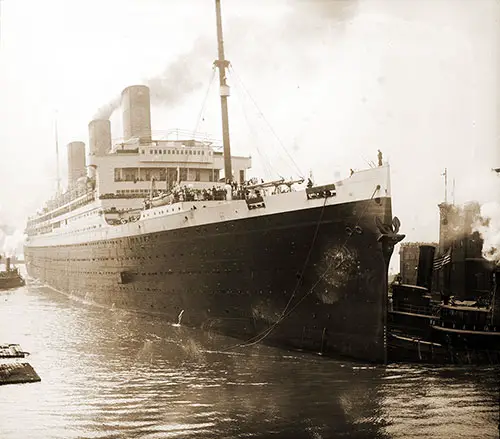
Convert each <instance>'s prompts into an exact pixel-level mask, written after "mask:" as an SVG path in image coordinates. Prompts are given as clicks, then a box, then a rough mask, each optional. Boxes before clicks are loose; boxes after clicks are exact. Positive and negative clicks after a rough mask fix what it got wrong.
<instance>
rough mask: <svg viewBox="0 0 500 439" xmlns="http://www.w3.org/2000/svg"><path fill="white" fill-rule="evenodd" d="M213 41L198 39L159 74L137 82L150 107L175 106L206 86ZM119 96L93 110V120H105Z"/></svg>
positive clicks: (115, 105)
mask: <svg viewBox="0 0 500 439" xmlns="http://www.w3.org/2000/svg"><path fill="white" fill-rule="evenodd" d="M211 40H213V38H211V39H210V38H208V37H200V38H198V39H197V40H196V41H195V42H194V44H193V47H192V48H191V50H189V51H188V52H186V53H184V54H182V55H180V56H179V57H177V59H175V60H174V61H173V62H171V63H169V65H168V66H167V67H166V68H165V70H163V71H162V72H161V73H160V74H158V75H155V76H153V77H151V78H148V79H145V80H143V81H141V84H142V85H146V86H148V87H149V90H150V95H151V104H153V105H155V104H156V105H163V104H166V105H169V106H170V105H175V104H176V103H178V102H179V101H180V100H181V99H182V98H183V97H185V96H186V95H188V94H189V93H191V92H193V91H195V90H196V89H198V88H199V87H201V86H203V85H205V83H206V76H207V74H206V72H207V69H206V68H205V67H206V65H207V63H208V62H210V61H211V60H212V59H215V53H216V52H215V51H214V44H213V41H211ZM120 104H121V95H119V96H116V97H114V98H113V99H111V100H110V101H109V102H108V103H107V104H105V105H103V106H102V107H100V108H99V109H98V110H97V113H96V114H95V115H94V117H93V119H109V118H110V117H111V115H112V114H113V112H114V111H115V110H117V109H118V108H119V107H120Z"/></svg>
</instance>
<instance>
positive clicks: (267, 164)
mask: <svg viewBox="0 0 500 439" xmlns="http://www.w3.org/2000/svg"><path fill="white" fill-rule="evenodd" d="M238 101H239V102H240V105H241V110H242V112H243V116H244V117H245V121H246V123H247V125H248V128H249V130H250V132H251V134H253V136H254V137H255V139H257V137H258V135H256V134H255V130H254V129H253V128H252V126H251V124H250V121H249V120H248V116H247V113H246V111H245V108H244V106H243V99H241V100H238ZM258 145H259V142H258V141H257V142H255V149H256V150H257V154H259V157H260V159H261V161H262V167H263V168H264V176H265V177H266V178H269V179H270V180H272V176H273V166H272V163H271V160H269V159H268V157H267V156H266V155H264V154H263V153H262V152H261V150H260V148H259V146H258ZM274 173H276V172H274Z"/></svg>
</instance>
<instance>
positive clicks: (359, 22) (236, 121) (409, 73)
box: [0, 0, 500, 241]
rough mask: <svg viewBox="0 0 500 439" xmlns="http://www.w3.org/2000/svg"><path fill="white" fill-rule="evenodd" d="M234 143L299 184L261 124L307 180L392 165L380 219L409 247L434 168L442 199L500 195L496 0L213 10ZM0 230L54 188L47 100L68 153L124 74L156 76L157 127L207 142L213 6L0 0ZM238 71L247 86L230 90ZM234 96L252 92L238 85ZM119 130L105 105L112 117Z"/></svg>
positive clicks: (434, 186)
mask: <svg viewBox="0 0 500 439" xmlns="http://www.w3.org/2000/svg"><path fill="white" fill-rule="evenodd" d="M222 7H223V17H224V27H225V41H226V55H227V58H228V59H229V60H230V61H231V62H232V65H233V67H234V71H235V73H236V75H237V76H229V84H230V85H231V87H232V97H231V99H230V129H231V134H232V144H233V149H234V150H235V152H237V153H246V154H251V155H252V157H253V161H254V169H255V173H257V174H259V175H264V176H265V177H270V176H276V175H285V176H296V175H297V172H296V171H295V168H294V166H293V165H292V164H291V161H290V160H289V159H288V158H287V155H286V154H285V153H284V151H283V148H282V147H281V145H280V142H278V141H277V140H276V139H275V137H274V136H273V135H272V133H271V131H270V130H269V128H268V126H267V124H266V122H264V121H263V120H262V118H261V116H260V112H259V111H257V110H256V109H255V107H253V104H252V99H253V100H255V101H256V102H257V104H258V107H259V110H260V111H262V113H263V114H264V116H265V118H266V121H267V122H269V124H270V125H271V126H272V128H273V130H274V131H275V132H276V133H277V135H278V136H279V138H280V139H281V142H282V143H283V145H285V147H286V148H287V151H288V152H289V153H290V154H291V155H292V156H293V158H294V160H295V162H296V163H297V164H298V165H299V167H300V169H301V170H302V172H303V173H304V174H306V173H308V172H309V170H311V169H312V171H313V175H314V177H315V178H316V180H318V181H327V180H328V179H333V178H334V174H335V173H336V172H340V173H341V175H342V176H345V175H347V174H348V171H349V169H350V168H355V169H360V168H363V167H366V166H367V163H366V160H373V161H375V158H376V152H377V149H379V148H380V149H381V150H382V151H383V153H384V157H385V158H386V159H388V160H389V161H390V164H391V165H392V189H393V212H394V214H395V215H397V216H399V217H400V219H401V222H402V227H401V229H402V232H403V233H406V234H407V240H410V241H413V240H436V239H437V230H438V213H437V206H436V205H437V204H438V203H439V202H440V201H442V200H443V197H444V184H443V177H442V176H441V173H442V172H443V169H444V168H445V167H447V168H448V172H449V176H450V179H449V180H450V192H451V186H452V184H451V181H452V178H455V179H456V200H457V202H464V201H468V200H470V199H479V201H481V202H485V201H489V200H498V199H499V191H498V187H499V185H500V181H498V179H497V180H495V179H494V178H493V175H492V174H491V172H490V169H491V168H492V167H493V166H498V165H500V154H497V153H498V152H499V150H500V142H499V140H498V133H499V126H498V125H499V124H498V121H499V120H500V118H499V113H498V98H499V96H500V92H499V90H498V84H499V78H500V71H499V66H500V62H499V59H498V56H499V54H498V52H499V50H500V47H499V46H500V35H499V29H500V2H497V1H495V0H473V1H472V0H427V1H426V0H419V1H417V0H358V1H349V2H343V1H341V0H265V1H260V0H251V1H250V0H226V1H223V2H222ZM1 8H2V14H1V43H0V63H1V68H0V120H1V123H0V145H1V146H0V148H1V154H2V155H1V161H0V175H1V177H2V178H1V182H2V184H1V187H0V223H2V222H3V223H8V224H11V225H13V226H15V227H17V228H20V229H22V228H23V227H24V222H25V218H26V216H27V215H28V214H31V213H33V211H34V210H35V209H36V208H38V207H40V205H41V204H42V202H43V200H44V199H45V198H47V197H48V196H49V195H50V194H51V191H52V190H53V189H54V187H55V155H54V151H55V147H54V119H55V111H56V110H57V119H58V125H59V144H60V151H61V160H60V162H61V169H62V170H63V172H64V174H65V164H66V156H65V152H66V151H65V145H66V144H67V143H68V142H70V141H72V140H83V141H85V142H86V143H87V124H88V122H89V121H90V120H91V119H92V117H94V115H95V114H96V112H97V111H98V109H99V108H100V107H102V106H103V105H105V104H106V103H107V102H110V101H112V100H113V99H114V98H115V97H116V96H118V95H119V94H120V92H121V90H122V89H123V88H124V87H126V86H128V85H132V84H136V83H148V84H150V85H151V86H152V88H153V89H152V95H153V96H152V97H153V100H154V101H155V105H154V107H153V109H152V111H153V116H152V123H153V130H154V131H157V132H158V133H161V132H164V131H166V130H168V129H170V128H184V129H191V130H192V129H194V128H195V127H196V126H197V125H198V128H199V129H200V130H201V131H207V132H210V134H212V135H213V136H214V137H216V138H220V137H221V135H220V122H219V119H220V116H219V114H220V113H219V102H218V99H217V87H216V84H215V83H213V84H212V87H211V89H210V90H211V92H210V93H209V95H208V101H207V105H206V108H205V112H204V114H203V116H204V117H203V118H202V121H201V123H199V124H197V121H198V116H199V114H200V110H201V109H202V103H203V100H204V96H205V95H206V93H207V89H208V86H209V83H210V78H211V68H212V61H213V60H214V59H215V58H216V34H215V16H214V2H213V1H212V0H189V1H182V2H181V1H178V0H85V1H79V0H44V1H40V0H3V1H2V2H1ZM239 80H241V82H242V83H243V85H244V87H242V86H241V85H240V82H239ZM245 90H247V91H248V92H249V93H250V95H251V97H252V99H250V98H249V97H248V95H246V94H245ZM112 123H113V136H114V137H115V138H120V137H121V136H122V134H121V122H120V114H119V112H115V113H114V115H113V116H112Z"/></svg>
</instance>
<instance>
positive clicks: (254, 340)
mask: <svg viewBox="0 0 500 439" xmlns="http://www.w3.org/2000/svg"><path fill="white" fill-rule="evenodd" d="M378 190H379V187H378V186H377V187H376V188H375V190H374V191H373V193H372V195H371V197H370V200H373V197H374V196H375V194H376V193H377V191H378ZM326 200H327V199H326V198H325V203H324V204H323V209H322V213H321V216H320V219H319V220H318V224H317V227H316V233H315V236H314V238H313V243H314V241H315V240H316V236H317V231H318V229H319V225H320V223H321V218H322V217H323V211H324V208H325V205H326ZM368 207H369V205H368V203H367V205H366V206H365V208H364V209H363V212H361V215H360V216H359V217H358V219H357V220H356V225H355V226H354V228H356V227H358V226H359V222H360V221H361V219H362V218H363V217H364V215H365V213H366V211H367V209H368ZM351 236H352V233H351V234H349V235H348V236H347V238H346V239H345V241H344V243H343V244H342V246H341V247H340V249H343V248H344V247H345V246H346V245H347V243H348V242H349V239H350V238H351ZM312 247H313V246H312V245H311V248H310V251H309V253H308V255H307V257H306V263H305V264H304V267H303V272H304V271H305V268H306V265H307V261H308V259H309V257H310V255H311V252H312ZM340 253H341V250H339V251H338V252H337V254H336V255H335V256H334V257H333V261H332V262H331V263H330V264H328V266H327V267H326V269H325V270H324V271H323V273H322V274H321V276H320V277H319V278H318V280H317V281H316V282H315V283H314V284H313V286H312V287H311V288H310V289H309V291H308V292H307V293H306V294H304V296H302V297H301V298H300V300H299V301H298V302H297V303H296V304H295V305H294V306H293V307H292V308H291V309H290V310H289V311H287V308H288V306H289V305H290V302H291V298H290V300H289V301H288V303H287V305H286V306H285V309H284V310H283V312H282V313H281V316H280V317H279V318H278V320H276V322H274V323H273V324H272V325H271V326H270V327H269V328H267V329H265V330H263V331H262V332H261V333H260V334H257V335H255V336H254V337H251V338H250V339H248V340H247V341H245V342H244V343H239V344H236V345H233V346H230V347H229V348H227V349H234V348H236V347H248V346H252V345H255V344H257V343H259V342H261V341H262V340H264V339H265V338H266V337H267V336H268V335H269V334H271V332H272V331H273V330H274V328H275V327H276V326H278V325H279V324H280V323H281V322H282V321H283V320H284V319H285V318H286V317H288V316H289V315H290V314H291V313H292V312H293V311H294V310H295V308H297V306H299V305H300V304H301V303H302V301H303V300H304V299H305V298H306V297H308V296H309V295H310V294H312V293H313V291H314V288H316V286H317V285H318V284H319V283H320V282H321V280H323V278H324V277H325V275H326V274H327V272H328V270H330V268H331V266H332V265H333V263H334V262H335V260H336V259H337V257H338V256H339V255H340ZM343 262H344V259H342V260H341V261H340V262H339V263H338V264H337V265H336V267H335V269H337V268H339V267H340V266H341V265H342V263H343ZM303 272H302V273H303ZM301 280H302V276H301V277H300V278H299V279H298V281H297V284H296V287H295V290H294V292H293V294H292V297H293V295H294V294H295V291H296V290H297V288H298V287H299V285H300V281H301Z"/></svg>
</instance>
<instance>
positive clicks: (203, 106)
mask: <svg viewBox="0 0 500 439" xmlns="http://www.w3.org/2000/svg"><path fill="white" fill-rule="evenodd" d="M214 78H215V66H213V67H212V75H211V76H210V82H209V83H208V87H207V91H206V93H205V97H204V98H203V103H202V105H201V110H200V112H199V114H198V118H197V120H196V125H195V127H194V130H193V138H194V137H196V132H197V131H198V128H199V126H200V124H201V120H202V118H203V113H204V111H205V107H206V105H207V100H208V95H209V93H210V89H211V88H212V84H213V82H214Z"/></svg>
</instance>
